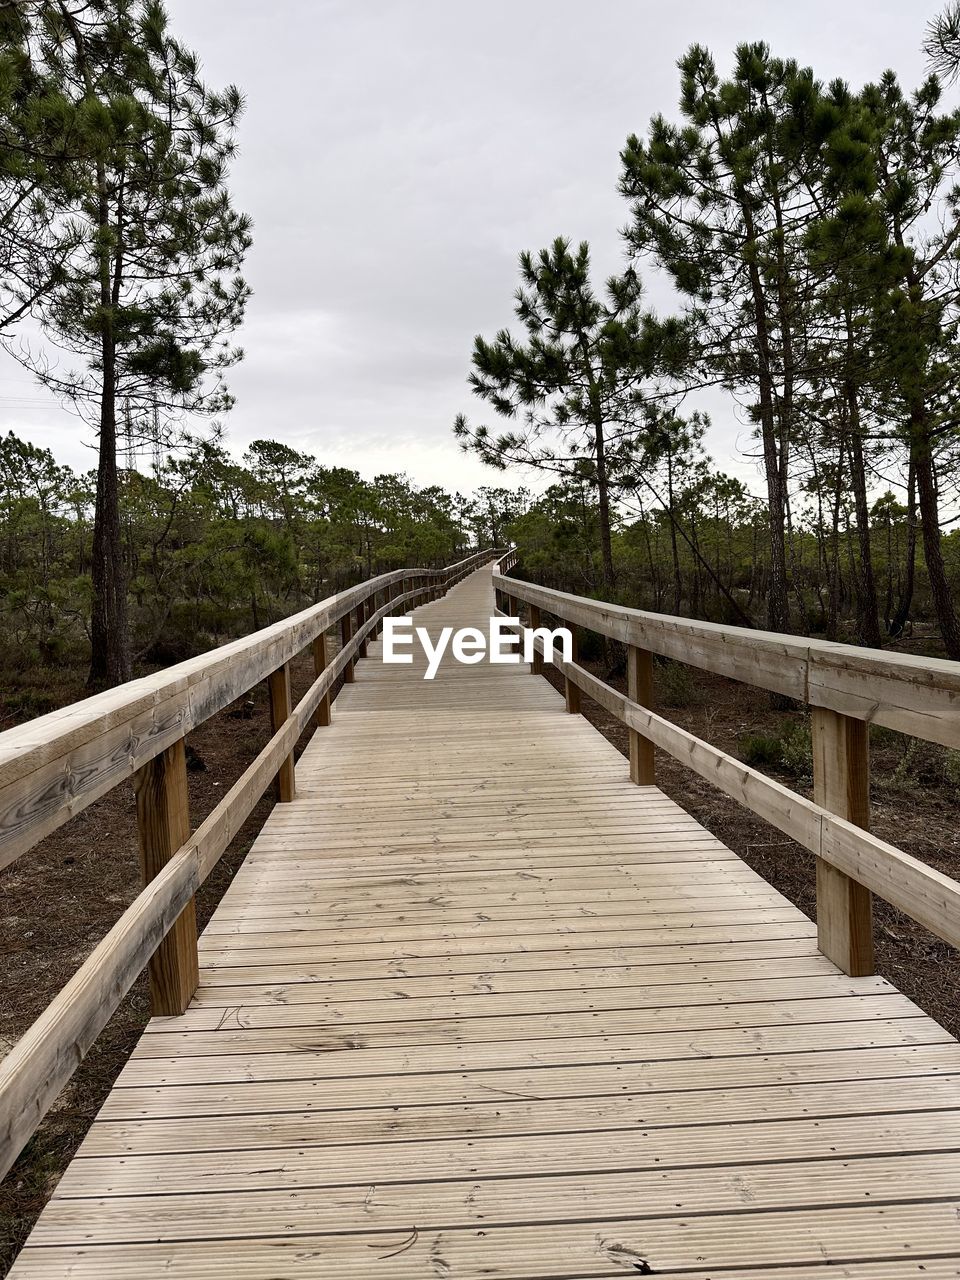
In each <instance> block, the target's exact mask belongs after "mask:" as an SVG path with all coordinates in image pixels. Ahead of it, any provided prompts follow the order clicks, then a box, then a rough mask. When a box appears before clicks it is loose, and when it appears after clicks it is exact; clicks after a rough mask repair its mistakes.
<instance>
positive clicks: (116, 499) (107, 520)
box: [87, 169, 131, 688]
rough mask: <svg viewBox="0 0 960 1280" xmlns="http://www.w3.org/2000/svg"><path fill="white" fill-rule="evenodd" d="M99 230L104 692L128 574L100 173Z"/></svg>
mask: <svg viewBox="0 0 960 1280" xmlns="http://www.w3.org/2000/svg"><path fill="white" fill-rule="evenodd" d="M98 180H99V184H100V193H101V194H100V215H99V216H100V227H101V233H102V235H103V238H104V245H105V247H104V249H103V250H102V251H101V262H100V349H101V353H102V362H103V384H102V388H101V392H100V457H99V464H98V467H97V501H96V509H95V513H94V520H93V563H92V566H91V569H92V587H93V604H92V609H91V618H90V643H91V649H90V674H89V676H88V678H87V684H88V685H89V686H90V687H91V688H109V687H112V686H113V685H118V684H122V683H123V682H124V681H125V680H129V679H130V675H131V662H130V631H129V625H128V620H127V574H126V566H125V564H124V558H123V531H122V529H121V526H120V485H119V480H118V476H117V395H116V376H117V367H116V345H115V344H116V338H115V334H114V326H113V308H114V302H115V299H114V281H113V280H112V278H111V259H110V250H109V248H108V247H107V245H108V242H107V240H106V235H105V233H106V229H107V228H108V227H109V219H110V214H109V206H108V202H107V196H106V179H105V176H104V174H103V171H102V169H101V170H100V172H99V174H98Z"/></svg>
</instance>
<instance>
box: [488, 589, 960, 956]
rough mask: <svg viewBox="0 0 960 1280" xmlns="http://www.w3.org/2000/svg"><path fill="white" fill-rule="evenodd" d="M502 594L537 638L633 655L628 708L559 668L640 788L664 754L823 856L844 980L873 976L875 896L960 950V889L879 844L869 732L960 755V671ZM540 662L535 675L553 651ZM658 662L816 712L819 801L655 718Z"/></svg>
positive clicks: (571, 694) (824, 907) (828, 950)
mask: <svg viewBox="0 0 960 1280" xmlns="http://www.w3.org/2000/svg"><path fill="white" fill-rule="evenodd" d="M493 581H494V587H495V588H496V591H497V596H498V605H499V609H500V612H501V613H503V614H505V615H507V616H511V617H516V616H518V605H519V603H520V602H521V601H522V602H523V603H524V604H525V605H526V606H527V610H528V619H527V621H528V624H529V625H530V626H534V627H536V626H540V625H542V620H543V619H544V617H547V616H549V617H552V618H554V619H556V620H557V621H558V622H560V623H563V624H565V625H567V626H568V627H570V628H571V629H572V630H573V631H574V636H575V637H576V630H575V628H577V627H582V628H585V629H587V630H589V631H594V632H597V633H598V634H599V635H602V636H606V637H608V638H609V639H612V640H617V641H620V642H621V643H622V644H623V645H625V646H626V651H627V688H628V692H627V695H626V696H624V695H623V694H621V693H619V692H617V690H616V689H613V688H611V686H610V685H608V684H606V683H605V682H604V681H602V680H600V679H598V678H597V677H596V676H594V675H592V674H591V673H590V672H589V671H587V670H586V669H585V668H584V667H583V666H581V665H580V664H579V663H578V662H577V661H576V657H577V654H576V651H575V652H574V655H573V656H574V661H572V662H564V661H562V660H561V661H557V663H556V665H557V667H558V668H559V670H560V671H561V672H562V674H563V677H564V683H565V689H566V705H567V710H568V711H571V712H576V711H579V710H580V693H581V691H582V692H583V693H585V694H587V695H588V696H589V697H590V698H592V699H593V700H594V702H596V703H598V704H599V705H600V706H601V707H603V708H604V709H605V710H606V711H609V712H610V713H611V714H612V715H614V716H616V717H617V718H618V719H619V720H621V721H622V722H623V723H624V724H625V725H626V726H627V728H628V730H629V737H630V777H631V778H632V780H633V781H634V782H636V783H638V784H641V785H644V784H646V785H649V784H652V783H653V781H654V759H653V749H654V747H659V748H661V749H662V750H664V751H666V752H668V753H669V754H670V755H672V756H674V757H675V758H676V759H677V760H679V761H681V762H682V763H683V764H685V765H687V766H689V767H690V768H691V769H693V770H694V772H696V773H698V774H699V775H700V776H701V777H702V778H705V779H706V780H707V781H708V782H711V783H713V784H714V786H716V787H719V788H720V790H721V791H724V792H726V794H727V795H729V796H732V797H733V798H734V799H735V800H738V801H739V802H740V803H741V804H743V805H745V806H746V807H747V808H748V809H750V810H751V811H752V812H753V813H755V814H757V815H758V816H759V817H761V818H765V819H766V820H767V821H768V822H770V823H772V824H773V826H775V827H777V828H778V829H779V830H780V831H782V832H784V834H786V835H788V836H790V837H791V838H792V839H794V840H796V841H797V842H798V843H799V844H801V845H803V846H804V847H805V848H807V849H809V850H811V851H812V852H813V853H814V854H815V855H816V859H817V864H816V865H817V932H818V938H819V946H820V949H821V950H822V951H823V952H824V954H825V955H827V956H829V957H830V958H831V959H832V960H833V961H834V962H835V963H836V964H838V965H839V966H840V967H841V968H842V969H843V970H845V972H847V973H849V974H857V975H864V974H869V973H872V972H873V928H872V906H871V893H876V894H878V895H879V896H880V897H882V898H884V899H886V901H887V902H890V903H892V904H893V905H894V906H895V907H898V908H899V909H900V910H902V911H904V912H906V913H907V914H908V915H910V916H912V917H913V918H914V919H915V920H917V921H919V922H920V923H921V924H923V925H924V926H925V927H926V928H928V929H930V930H931V932H933V933H935V934H937V935H938V936H939V937H941V938H943V939H944V940H945V941H947V942H949V943H950V944H951V945H952V946H955V947H956V946H960V883H958V882H957V881H955V880H952V879H950V878H949V877H948V876H945V875H942V874H941V873H940V872H938V871H935V870H933V869H932V868H931V867H928V866H926V865H925V864H924V863H922V862H920V861H919V860H918V859H916V858H913V857H911V856H910V855H909V854H906V853H903V852H902V851H901V850H900V849H897V848H895V847H894V846H893V845H891V844H888V843H886V841H884V840H880V839H879V838H878V837H877V836H874V835H872V834H871V833H870V832H869V830H868V828H869V825H870V802H869V795H870V777H869V749H868V730H869V726H870V725H871V724H879V725H885V726H887V727H888V728H891V729H896V730H899V731H901V732H902V733H905V734H910V735H912V736H914V737H919V738H925V739H927V740H928V741H930V742H937V743H940V744H942V745H944V746H947V747H952V748H958V747H960V663H957V662H947V661H944V660H941V659H937V658H913V657H908V656H906V655H904V654H899V653H886V652H881V651H880V650H876V649H862V648H856V647H854V646H852V645H842V644H831V643H826V642H823V641H818V640H807V639H803V638H802V637H799V636H786V635H779V634H774V633H771V632H765V631H750V630H747V629H745V628H741V627H727V626H719V625H716V624H714V623H709V622H697V621H693V620H691V619H687V618H679V617H673V616H668V615H663V614H656V613H646V612H643V611H642V610H639V609H627V608H623V607H621V606H619V605H612V604H605V603H602V602H599V601H596V600H589V599H585V598H583V597H581V596H573V595H567V594H565V593H564V592H560V591H553V590H550V589H549V588H546V587H540V586H536V585H534V584H532V583H528V582H521V581H519V580H517V579H515V578H507V577H505V576H504V575H503V574H498V573H494V576H493ZM537 654H538V657H537V659H536V660H535V662H534V663H533V670H534V671H535V672H536V671H542V670H543V662H542V644H539V645H538V646H537ZM655 654H658V655H662V656H664V657H669V658H673V659H675V660H677V661H678V662H684V663H688V664H690V665H691V666H695V667H699V668H701V669H703V670H706V671H713V672H715V673H716V674H718V675H722V676H729V677H731V678H732V679H734V680H740V681H743V682H744V683H746V684H751V685H755V686H758V687H759V688H762V689H769V690H772V691H773V692H775V693H779V694H784V695H786V696H788V697H790V698H794V699H796V700H797V701H798V702H802V703H806V704H807V705H809V706H810V708H811V716H812V728H811V736H812V746H813V779H814V798H813V800H809V799H807V798H806V797H805V796H801V795H798V794H797V793H796V792H794V791H791V790H790V789H789V788H788V787H785V786H783V785H781V784H780V783H779V782H776V781H774V780H773V779H772V778H769V777H767V776H766V775H765V774H763V773H760V772H758V771H757V770H756V769H752V768H750V766H749V765H746V764H744V763H742V761H740V760H737V759H735V758H734V757H732V756H730V755H727V754H726V753H725V752H723V751H720V750H718V749H717V748H716V747H713V746H711V745H710V744H709V743H707V742H704V741H703V740H702V739H700V738H697V737H695V736H694V735H693V734H691V733H687V732H686V731H685V730H684V729H681V728H679V727H678V726H677V725H675V724H672V723H671V722H670V721H669V720H666V719H664V718H663V717H662V716H659V715H657V713H656V712H655V711H654V710H653V709H652V708H651V701H652V675H653V656H654V655H655Z"/></svg>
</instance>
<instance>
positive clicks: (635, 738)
mask: <svg viewBox="0 0 960 1280" xmlns="http://www.w3.org/2000/svg"><path fill="white" fill-rule="evenodd" d="M627 697H628V698H629V699H630V700H631V702H636V703H637V704H638V705H639V706H641V707H649V706H650V705H651V703H652V702H653V654H652V653H651V652H650V651H649V649H638V648H637V647H636V646H635V645H632V644H630V645H627ZM628 737H629V740H630V781H631V782H636V783H638V785H639V786H641V787H652V786H653V782H654V775H653V769H654V766H653V743H652V742H651V741H650V739H649V738H645V737H644V736H643V734H642V733H638V732H637V731H636V729H630V730H628Z"/></svg>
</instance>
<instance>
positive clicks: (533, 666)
mask: <svg viewBox="0 0 960 1280" xmlns="http://www.w3.org/2000/svg"><path fill="white" fill-rule="evenodd" d="M529 607H530V630H531V631H535V630H536V629H537V627H539V626H540V606H539V605H535V604H532V605H530V606H529ZM530 674H531V675H532V676H542V675H543V654H541V653H538V652H537V650H536V647H534V650H533V660H532V662H531V663H530Z"/></svg>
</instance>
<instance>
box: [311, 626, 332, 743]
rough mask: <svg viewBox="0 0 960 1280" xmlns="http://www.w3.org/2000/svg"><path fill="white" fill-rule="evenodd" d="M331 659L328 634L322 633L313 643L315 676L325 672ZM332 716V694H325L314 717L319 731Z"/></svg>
mask: <svg viewBox="0 0 960 1280" xmlns="http://www.w3.org/2000/svg"><path fill="white" fill-rule="evenodd" d="M328 661H329V658H328V657H327V633H326V632H325V631H321V632H320V634H319V635H318V636H317V638H316V639H315V640H314V642H313V670H314V674H315V675H317V676H319V675H321V674H322V673H323V672H324V671H325V670H326V666H327V662H328ZM331 719H332V717H331V714H330V694H329V692H327V693H325V694H324V695H323V697H322V698H321V699H320V703H319V705H318V706H317V709H316V711H315V713H314V716H313V723H314V724H315V725H316V726H317V728H318V729H322V728H324V727H325V726H326V725H328V724H329V723H330V721H331Z"/></svg>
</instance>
